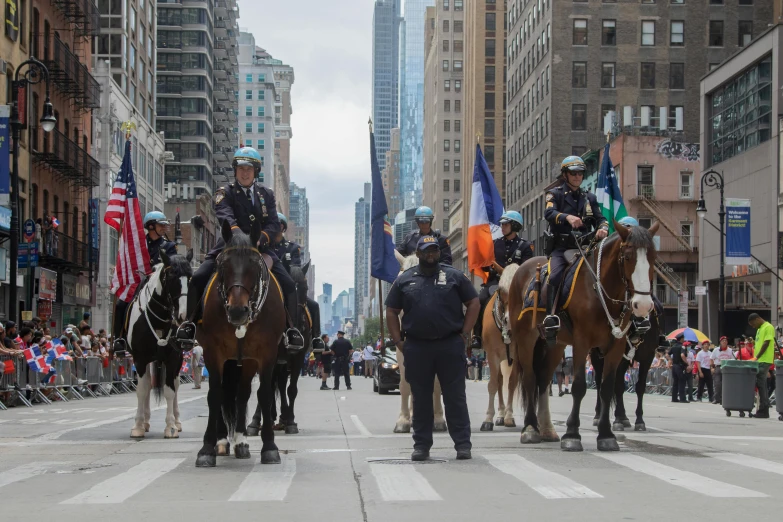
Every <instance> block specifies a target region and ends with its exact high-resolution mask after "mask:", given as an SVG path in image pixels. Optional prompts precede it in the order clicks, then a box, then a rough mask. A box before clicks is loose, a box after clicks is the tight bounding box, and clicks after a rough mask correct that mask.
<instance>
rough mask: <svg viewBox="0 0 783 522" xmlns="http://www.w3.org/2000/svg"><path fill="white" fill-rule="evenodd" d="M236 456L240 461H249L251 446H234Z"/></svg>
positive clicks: (243, 444) (241, 444)
mask: <svg viewBox="0 0 783 522" xmlns="http://www.w3.org/2000/svg"><path fill="white" fill-rule="evenodd" d="M234 456H235V457H236V458H238V459H249V458H250V445H249V444H246V443H239V444H237V445H236V446H234Z"/></svg>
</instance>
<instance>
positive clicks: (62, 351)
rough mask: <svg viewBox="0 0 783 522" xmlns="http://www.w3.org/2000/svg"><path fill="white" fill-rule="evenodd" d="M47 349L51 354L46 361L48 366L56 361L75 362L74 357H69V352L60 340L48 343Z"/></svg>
mask: <svg viewBox="0 0 783 522" xmlns="http://www.w3.org/2000/svg"><path fill="white" fill-rule="evenodd" d="M45 348H46V351H47V353H48V354H49V357H47V359H46V362H47V363H48V364H52V361H54V360H55V359H57V360H58V361H73V357H71V356H70V355H68V350H67V349H66V348H65V346H63V343H62V341H60V339H52V340H51V341H47V342H46V345H45Z"/></svg>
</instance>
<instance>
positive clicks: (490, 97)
mask: <svg viewBox="0 0 783 522" xmlns="http://www.w3.org/2000/svg"><path fill="white" fill-rule="evenodd" d="M484 110H485V111H494V110H495V93H494V92H485V93H484Z"/></svg>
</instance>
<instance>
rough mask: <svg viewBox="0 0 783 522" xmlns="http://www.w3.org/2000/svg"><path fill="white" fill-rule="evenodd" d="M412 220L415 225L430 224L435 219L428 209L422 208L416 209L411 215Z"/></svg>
mask: <svg viewBox="0 0 783 522" xmlns="http://www.w3.org/2000/svg"><path fill="white" fill-rule="evenodd" d="M413 218H414V219H415V220H416V222H417V223H432V221H433V220H434V219H435V213H434V212H433V211H432V209H431V208H430V207H424V206H422V207H419V208H417V209H416V213H415V214H414V215H413Z"/></svg>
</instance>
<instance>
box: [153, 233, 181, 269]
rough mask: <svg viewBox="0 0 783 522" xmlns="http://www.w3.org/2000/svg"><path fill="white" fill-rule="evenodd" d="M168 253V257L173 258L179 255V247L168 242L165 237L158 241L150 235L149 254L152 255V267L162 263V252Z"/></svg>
mask: <svg viewBox="0 0 783 522" xmlns="http://www.w3.org/2000/svg"><path fill="white" fill-rule="evenodd" d="M161 250H163V251H164V252H166V255H167V256H169V257H171V256H175V255H177V245H175V244H174V243H173V242H171V241H166V239H165V238H164V237H159V238H158V239H152V238H151V237H150V236H149V234H148V235H147V252H149V254H150V265H153V266H154V265H157V264H158V263H160V262H161V260H160V251H161Z"/></svg>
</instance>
